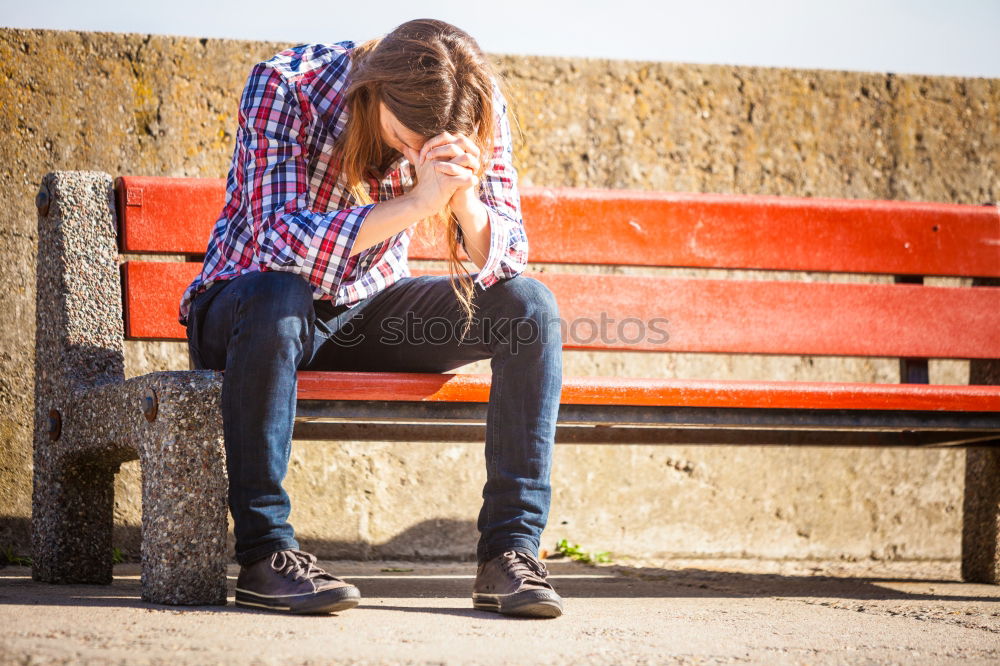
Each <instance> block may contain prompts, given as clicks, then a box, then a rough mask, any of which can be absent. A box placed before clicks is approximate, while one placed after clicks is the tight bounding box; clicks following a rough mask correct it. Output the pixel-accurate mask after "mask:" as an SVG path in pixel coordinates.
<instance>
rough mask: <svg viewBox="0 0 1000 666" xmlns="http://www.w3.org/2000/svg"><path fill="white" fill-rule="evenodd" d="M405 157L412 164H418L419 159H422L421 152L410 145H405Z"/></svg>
mask: <svg viewBox="0 0 1000 666" xmlns="http://www.w3.org/2000/svg"><path fill="white" fill-rule="evenodd" d="M403 157H405V158H406V161H407V162H409V163H410V164H412V165H413V166H417V164H418V160H419V159H420V154H419V153H418V152H417V151H415V150H413V149H412V148H410V147H409V146H406V145H404V146H403Z"/></svg>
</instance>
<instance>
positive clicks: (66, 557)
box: [31, 449, 117, 585]
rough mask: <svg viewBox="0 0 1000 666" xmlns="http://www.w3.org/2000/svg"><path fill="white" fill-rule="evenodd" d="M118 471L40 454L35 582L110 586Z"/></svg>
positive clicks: (34, 541)
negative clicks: (44, 457)
mask: <svg viewBox="0 0 1000 666" xmlns="http://www.w3.org/2000/svg"><path fill="white" fill-rule="evenodd" d="M36 450H37V449H36ZM116 471H117V465H115V466H113V467H112V466H109V465H103V464H98V463H85V464H79V465H73V464H70V463H67V462H64V461H61V460H59V459H49V460H40V459H39V456H37V455H36V457H35V472H34V477H35V479H34V498H33V502H32V504H33V507H34V510H33V512H32V514H33V515H32V517H31V520H32V551H33V552H32V578H34V579H35V580H37V581H43V582H46V583H96V584H102V585H106V584H109V583H111V577H112V572H111V567H112V560H111V528H112V525H113V523H114V481H115V472H116Z"/></svg>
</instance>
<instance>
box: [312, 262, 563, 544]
mask: <svg viewBox="0 0 1000 666" xmlns="http://www.w3.org/2000/svg"><path fill="white" fill-rule="evenodd" d="M473 302H474V304H475V307H476V314H475V317H474V319H473V325H472V327H471V328H470V330H469V332H468V334H467V335H466V337H465V338H464V339H461V340H460V339H459V336H460V334H461V331H462V328H463V324H464V322H465V313H464V312H463V311H462V310H461V309H460V308H459V306H458V301H457V299H456V297H455V294H454V292H453V291H452V288H451V285H450V283H449V280H448V278H447V276H432V275H426V276H420V277H415V278H404V279H403V280H401V281H399V282H397V283H395V284H393V285H392V286H390V287H389V288H388V289H386V290H384V291H383V292H381V293H379V294H376V295H375V296H373V297H371V298H369V299H367V300H365V301H364V302H362V303H361V304H359V305H358V306H356V307H355V308H353V309H352V310H351V311H350V313H349V317H341V318H340V319H338V320H337V321H336V322H335V323H334V324H333V325H331V327H330V328H331V329H334V328H335V329H336V330H334V331H333V335H331V336H330V338H329V339H326V340H322V341H319V339H318V345H319V346H318V348H317V350H316V353H315V356H314V357H313V359H312V361H311V362H310V364H309V365H308V367H307V369H309V370H374V371H400V372H448V371H450V370H452V369H454V368H457V367H459V366H462V365H465V364H467V363H470V362H473V361H477V360H480V359H486V358H489V359H491V361H490V363H491V368H492V371H493V377H492V384H491V389H490V399H489V405H488V408H487V417H486V446H485V458H486V485H485V487H484V488H483V504H482V508H481V510H480V513H479V519H478V524H477V526H478V528H479V532H480V538H479V544H478V546H477V558H478V560H479V561H480V562H483V561H485V560H487V559H490V558H492V557H495V556H496V555H498V554H500V553H502V552H504V551H506V550H521V551H524V552H529V553H531V554H534V555H537V553H538V546H539V541H540V539H541V533H542V530H543V529H544V528H545V524H546V521H547V520H548V512H549V504H550V501H551V485H550V471H551V463H552V452H553V445H554V442H555V430H556V419H557V416H558V410H559V399H560V394H561V390H562V329H561V327H560V322H559V313H558V308H557V305H556V301H555V297H554V296H553V294H552V292H551V291H550V290H549V289H548V288H547V287H546V286H545V285H544V284H543V283H542V282H540V281H539V280H536V279H534V278H531V277H526V276H520V275H519V276H516V277H513V278H509V279H505V280H501V281H499V282H497V283H495V284H493V285H492V286H490V287H489V288H488V289H485V290H484V289H482V287H479V286H478V285H477V286H476V289H475V292H474V296H473ZM446 329H447V331H449V333H448V334H447V335H446V334H445V330H446ZM404 333H405V334H404Z"/></svg>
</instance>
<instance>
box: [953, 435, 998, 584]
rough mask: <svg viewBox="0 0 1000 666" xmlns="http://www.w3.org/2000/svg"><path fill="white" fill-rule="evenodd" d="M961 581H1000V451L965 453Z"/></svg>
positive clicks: (972, 450) (969, 450) (986, 450)
mask: <svg viewBox="0 0 1000 666" xmlns="http://www.w3.org/2000/svg"><path fill="white" fill-rule="evenodd" d="M962 580H964V581H967V582H969V583H993V584H1000V450H998V449H993V448H985V447H982V448H974V449H968V450H967V451H966V452H965V502H964V515H963V519H962Z"/></svg>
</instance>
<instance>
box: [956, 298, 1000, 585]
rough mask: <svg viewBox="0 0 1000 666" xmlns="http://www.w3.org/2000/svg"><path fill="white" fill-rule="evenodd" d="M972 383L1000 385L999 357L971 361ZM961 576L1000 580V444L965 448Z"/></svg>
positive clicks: (994, 581) (985, 580) (972, 579)
mask: <svg viewBox="0 0 1000 666" xmlns="http://www.w3.org/2000/svg"><path fill="white" fill-rule="evenodd" d="M972 284H973V285H974V286H989V287H997V286H1000V279H997V278H976V279H975V280H973V282H972ZM969 383H970V384H981V385H991V386H996V385H1000V360H994V359H987V360H981V359H976V360H973V361H971V362H970V364H969ZM962 580H965V581H968V582H970V583H993V584H1000V448H997V447H993V448H987V447H978V448H970V449H968V450H967V451H966V452H965V501H964V503H963V514H962Z"/></svg>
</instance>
